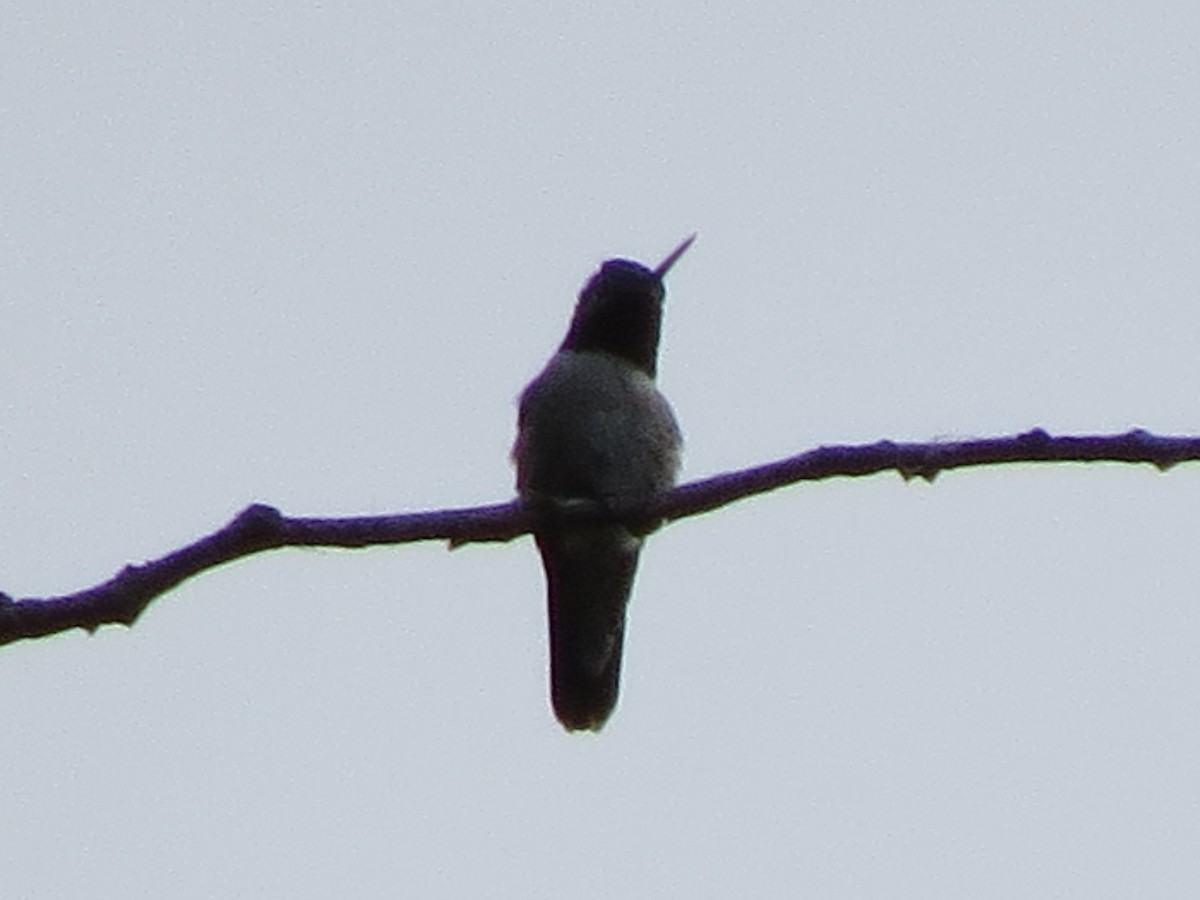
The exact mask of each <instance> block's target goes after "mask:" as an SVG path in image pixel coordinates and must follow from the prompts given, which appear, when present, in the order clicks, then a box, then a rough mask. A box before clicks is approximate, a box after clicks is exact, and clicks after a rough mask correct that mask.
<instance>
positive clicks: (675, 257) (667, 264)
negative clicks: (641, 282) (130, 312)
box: [654, 234, 696, 281]
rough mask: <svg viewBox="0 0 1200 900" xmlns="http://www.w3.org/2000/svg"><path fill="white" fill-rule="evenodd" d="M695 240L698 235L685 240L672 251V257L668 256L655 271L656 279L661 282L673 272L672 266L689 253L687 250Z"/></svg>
mask: <svg viewBox="0 0 1200 900" xmlns="http://www.w3.org/2000/svg"><path fill="white" fill-rule="evenodd" d="M695 239H696V235H694V234H693V235H692V236H691V237H689V238H688V239H687V240H685V241H684V242H683V243H682V244H680V245H679V246H678V247H676V248H675V249H674V250H672V251H671V253H670V255H669V256H667V258H666V259H664V260H663V261H662V262H660V263H659V264H658V268H657V269H655V270H654V275H655V277H656V278H658V279H659V280H660V281H661V280H662V279H663V278H665V277H666V276H667V273H668V272H669V271H671V266H673V265H675V263H677V262H679V257H681V256H683V254H684V253H686V252H687V248H688V247H690V246H692V241H694V240H695Z"/></svg>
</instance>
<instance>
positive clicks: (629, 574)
mask: <svg viewBox="0 0 1200 900" xmlns="http://www.w3.org/2000/svg"><path fill="white" fill-rule="evenodd" d="M695 239H696V236H695V235H692V236H691V237H689V238H688V239H687V240H685V241H684V242H683V243H681V244H680V245H679V246H678V247H676V248H675V249H674V250H672V251H671V253H670V254H669V255H668V256H667V258H666V259H664V260H663V261H662V262H661V263H659V264H658V266H657V267H656V268H654V269H648V268H646V267H645V266H643V265H641V264H640V263H637V262H633V261H632V260H628V259H610V260H608V261H607V262H605V263H604V264H603V265H601V267H600V269H599V271H597V272H596V274H595V275H593V276H592V277H591V279H589V281H588V282H587V284H586V285H584V287H583V290H582V291H581V292H580V294H579V300H578V302H577V303H576V305H575V312H574V314H573V316H572V318H571V324H570V327H569V328H568V329H567V336H566V337H565V338H564V339H563V342H562V344H561V345H560V346H559V348H558V351H557V352H556V353H555V354H554V356H553V357H551V359H550V362H549V363H547V365H546V367H545V369H543V370H542V372H541V374H539V375H538V376H537V377H536V378H535V379H534V380H533V381H532V382H530V383H529V385H528V386H527V387H526V388H525V390H524V391H523V392H522V394H521V399H520V411H519V414H518V417H517V440H516V444H515V445H514V447H513V460H514V461H515V462H516V466H517V493H518V495H519V496H520V498H521V501H522V502H523V503H525V504H527V505H528V506H529V507H530V508H532V509H534V510H535V511H536V513H537V515H538V519H539V521H538V524H537V525H536V526H535V528H534V540H535V541H536V543H537V547H538V551H539V552H540V553H541V557H542V568H543V569H544V570H545V573H546V606H547V612H548V618H549V626H550V698H551V703H552V704H553V706H554V714H555V715H556V716H557V717H558V720H559V722H561V723H562V725H563V727H564V728H566V729H567V730H568V731H579V730H590V731H599V730H600V729H601V728H602V727H603V726H604V723H605V721H607V719H608V717H609V716H610V715H611V714H612V711H613V708H614V707H615V706H616V703H617V691H618V685H619V681H620V675H621V650H622V647H623V644H624V638H625V610H626V607H627V605H628V603H629V595H630V592H631V590H632V588H633V578H634V573H635V571H636V570H637V563H638V555H639V554H640V552H641V549H642V543H643V541H644V539H645V533H646V531H648V530H653V528H654V527H655V526H654V525H651V526H649V527H648V528H645V529H638V528H633V527H630V526H628V525H624V524H619V523H582V524H580V523H575V524H568V523H565V522H562V521H561V517H559V519H560V521H556V520H555V515H554V511H555V509H562V508H567V507H569V506H570V505H571V503H572V501H575V502H576V503H578V502H579V501H586V502H590V503H593V504H600V505H601V506H602V507H604V508H605V509H608V510H610V511H614V512H615V511H619V510H625V509H636V508H637V507H638V506H640V505H643V504H645V503H646V502H647V501H649V500H650V498H652V497H653V496H654V495H655V494H657V493H658V492H660V491H664V490H668V489H669V488H671V487H673V486H674V484H675V479H676V476H677V475H678V472H679V462H680V454H681V450H682V446H683V439H682V436H681V435H680V431H679V425H678V424H677V423H676V421H675V414H674V413H673V412H672V411H671V407H670V404H668V403H667V400H666V398H665V397H664V396H663V395H662V394H661V393H659V391H658V388H657V387H656V386H655V375H656V373H657V368H658V342H659V334H660V331H661V329H662V310H663V299H664V297H665V293H666V292H665V289H664V287H663V278H664V277H665V276H666V274H667V272H668V271H670V269H671V267H672V266H673V265H675V263H676V262H677V261H678V260H679V258H680V257H681V256H682V255H683V254H684V252H685V251H686V250H687V249H688V247H690V246H691V245H692V241H694V240H695Z"/></svg>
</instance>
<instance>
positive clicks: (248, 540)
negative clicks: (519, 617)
mask: <svg viewBox="0 0 1200 900" xmlns="http://www.w3.org/2000/svg"><path fill="white" fill-rule="evenodd" d="M1196 460H1200V438H1195V437H1158V436H1155V435H1152V434H1150V433H1149V432H1146V431H1142V430H1141V429H1136V430H1134V431H1130V432H1127V433H1125V434H1120V435H1096V436H1086V437H1051V436H1050V435H1049V434H1048V433H1046V432H1045V431H1043V430H1041V429H1035V430H1033V431H1029V432H1026V433H1025V434H1021V435H1016V436H1013V437H1004V438H987V439H983V440H973V441H947V442H934V443H926V444H919V443H913V444H897V443H894V442H892V441H879V442H877V443H874V444H866V445H861V446H834V447H819V448H817V449H816V450H811V451H809V452H807V453H802V454H800V455H799V456H793V457H789V458H788V459H783V460H780V461H778V462H774V463H768V464H767V465H763V466H757V467H755V468H752V469H745V470H742V471H739V472H729V473H726V474H724V475H718V476H716V477H713V478H708V479H705V480H703V481H695V482H692V483H690V484H685V485H683V486H681V487H678V488H676V489H674V490H672V491H669V492H667V493H664V494H662V495H661V496H659V497H658V498H656V499H655V500H654V501H653V502H652V503H651V504H650V505H649V506H648V507H647V508H645V509H642V510H608V509H605V508H603V507H601V506H600V505H598V504H587V503H580V504H577V505H576V504H572V505H571V506H570V508H562V509H555V510H554V511H553V514H554V515H555V516H559V517H562V518H566V519H570V520H574V521H604V520H609V521H611V520H613V519H620V520H624V521H630V522H633V523H647V522H649V523H653V522H658V521H664V520H665V521H668V522H671V521H677V520H679V519H684V518H687V517H689V516H694V515H698V514H699V513H703V512H711V511H712V510H715V509H718V508H720V507H722V506H725V505H727V504H729V503H733V502H734V501H736V500H741V499H744V498H746V497H751V496H754V495H755V494H762V493H765V492H767V491H772V490H775V489H776V488H780V487H784V486H786V485H789V484H795V483H797V482H800V481H821V480H824V479H827V478H835V477H858V476H863V475H873V474H875V473H877V472H884V471H888V470H893V469H894V470H895V471H897V472H899V473H900V475H901V476H903V477H904V478H905V479H910V478H923V479H925V480H927V481H933V479H934V478H935V477H936V476H937V475H938V474H939V473H941V472H943V471H946V470H949V469H958V468H963V467H965V466H984V465H997V464H1001V463H1044V462H1120V463H1150V464H1151V465H1154V466H1156V467H1157V468H1158V469H1160V470H1161V471H1166V470H1167V469H1169V468H1171V467H1172V466H1174V465H1175V464H1177V463H1180V462H1190V461H1196ZM535 519H536V516H535V513H534V511H532V510H530V509H526V508H523V507H522V506H521V505H520V504H518V503H516V502H515V501H514V502H510V503H501V504H496V505H493V506H480V507H472V508H469V509H449V510H437V511H434V512H423V513H411V514H406V515H391V516H359V517H354V518H342V519H318V518H289V517H286V516H284V515H282V514H281V513H280V512H279V511H278V510H277V509H274V508H273V507H270V506H264V505H254V506H249V507H247V508H246V509H245V510H243V511H242V512H241V513H240V514H238V516H237V517H236V518H235V519H234V520H233V521H232V522H230V523H229V524H228V525H226V526H225V527H224V528H222V529H220V530H219V531H216V532H214V533H212V534H210V535H208V536H206V537H203V538H201V539H200V540H198V541H196V542H195V543H194V544H190V545H189V546H187V547H183V548H181V549H179V550H176V551H174V552H173V553H169V554H167V555H166V556H163V557H161V558H159V559H156V560H153V561H151V562H148V563H145V564H143V565H140V566H133V565H131V566H126V567H125V568H124V569H123V570H122V571H120V572H119V573H117V574H116V575H114V576H113V577H112V578H111V579H109V580H108V581H106V582H104V583H103V584H100V585H97V586H95V587H92V588H88V589H86V590H82V591H79V592H77V593H74V594H68V595H65V596H62V597H47V598H34V597H30V598H25V599H21V600H13V599H12V598H11V597H9V596H8V595H6V594H3V593H0V644H7V643H11V642H13V641H18V640H22V639H25V638H36V637H44V636H46V635H50V634H56V633H58V632H60V631H67V630H69V629H72V628H83V629H86V630H87V631H89V632H93V631H95V630H96V629H97V628H99V627H100V626H101V625H104V624H122V625H132V624H133V623H134V622H135V621H136V620H137V618H138V616H140V615H141V614H142V612H143V611H144V610H145V609H146V607H147V606H149V605H150V603H151V601H153V600H154V599H155V598H156V597H159V596H161V595H162V594H164V593H166V592H167V591H169V590H171V589H172V588H174V587H177V586H178V585H179V584H181V583H183V582H184V581H186V580H187V579H189V578H191V577H192V576H194V575H198V574H199V573H201V572H204V571H206V570H208V569H212V568H215V567H216V566H219V565H223V564H224V563H228V562H232V561H233V560H236V559H240V558H242V557H244V556H250V555H251V554H254V553H260V552H262V551H264V550H274V549H277V548H280V547H372V546H381V545H389V544H406V543H413V542H416V541H429V540H440V541H447V542H449V544H450V546H451V547H456V546H460V545H462V544H469V543H479V542H484V541H510V540H512V539H513V538H516V537H519V536H521V535H523V534H527V533H529V531H530V530H531V529H532V527H533V524H534V522H535Z"/></svg>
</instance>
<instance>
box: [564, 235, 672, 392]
mask: <svg viewBox="0 0 1200 900" xmlns="http://www.w3.org/2000/svg"><path fill="white" fill-rule="evenodd" d="M664 294H665V291H664V289H663V283H662V277H661V276H660V274H659V273H657V272H652V271H651V270H650V269H647V268H646V267H645V266H643V265H642V264H641V263H636V262H633V261H632V260H628V259H610V260H609V261H608V262H606V263H604V265H602V266H601V267H600V271H599V272H597V273H596V274H595V275H593V276H592V277H591V279H590V280H589V281H588V283H587V284H586V285H584V288H583V290H582V291H581V292H580V294H579V302H578V303H577V304H576V306H575V315H574V317H573V318H572V319H571V328H570V330H569V331H568V332H567V336H566V338H565V339H564V340H563V343H562V347H561V349H563V350H576V351H590V352H593V353H609V354H612V355H613V356H617V357H620V358H621V359H624V360H627V361H629V362H631V363H632V364H633V365H635V366H637V367H638V368H640V369H641V370H642V371H644V372H645V373H646V374H647V375H650V376H653V375H654V373H655V369H656V368H657V357H658V338H659V333H660V331H661V329H662V303H663V296H664Z"/></svg>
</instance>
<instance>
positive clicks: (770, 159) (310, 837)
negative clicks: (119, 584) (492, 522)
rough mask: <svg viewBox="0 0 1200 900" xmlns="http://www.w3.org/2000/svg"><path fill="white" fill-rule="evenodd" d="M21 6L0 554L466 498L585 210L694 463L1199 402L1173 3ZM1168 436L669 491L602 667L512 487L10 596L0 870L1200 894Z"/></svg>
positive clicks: (325, 889) (308, 893) (1194, 151)
mask: <svg viewBox="0 0 1200 900" xmlns="http://www.w3.org/2000/svg"><path fill="white" fill-rule="evenodd" d="M503 7H504V8H503V9H502V8H501V5H492V4H457V3H447V2H439V3H428V4H419V3H411V2H409V3H405V2H400V3H360V4H353V5H349V6H342V5H340V4H317V5H313V4H307V3H302V4H273V3H272V4H266V3H256V2H248V3H247V2H239V3H228V2H217V3H207V4H199V3H183V4H176V3H163V4H157V5H146V4H127V3H120V2H117V3H106V4H79V3H69V4H68V3H61V2H56V0H51V2H49V3H38V4H34V3H28V2H17V3H14V4H9V5H8V7H7V9H6V12H5V14H4V23H5V24H4V27H3V30H2V32H0V130H2V135H3V137H2V139H0V317H2V318H0V321H2V322H3V335H4V352H3V355H2V356H0V379H2V384H3V391H2V393H0V509H2V510H3V513H4V514H3V516H2V517H0V589H2V590H5V591H7V592H9V593H11V594H14V595H17V596H27V595H46V594H53V593H57V592H64V591H71V590H76V589H78V588H81V587H84V586H86V585H89V584H93V583H95V582H97V581H100V580H102V579H104V578H106V577H108V576H109V575H110V574H111V573H112V572H113V571H115V570H116V569H117V568H119V567H120V566H122V565H123V564H125V563H126V562H127V561H139V560H142V559H145V558H148V557H152V556H156V555H159V554H161V553H163V552H166V551H168V550H170V549H172V548H174V547H176V546H178V545H180V544H182V543H185V542H187V541H189V540H191V539H193V538H194V537H196V536H198V535H199V534H201V533H204V532H206V531H208V530H210V529H212V528H214V527H216V526H218V525H219V524H221V523H222V522H224V521H226V520H227V519H228V518H229V517H230V516H232V515H233V514H234V512H235V511H236V510H238V509H239V508H241V507H242V506H244V505H245V504H247V503H249V502H251V501H263V502H268V503H273V504H276V505H278V506H280V507H281V508H283V509H284V510H285V511H287V512H290V513H295V514H306V515H322V514H348V513H367V512H388V511H399V510H407V509H426V508H437V507H442V506H452V505H467V504H473V503H484V502H494V501H499V500H503V499H506V498H507V497H509V496H511V492H512V471H511V468H510V465H509V462H508V449H509V445H510V442H511V440H512V436H513V431H514V419H515V397H516V395H517V394H518V392H519V391H520V389H521V386H522V385H523V384H524V383H525V382H526V381H527V380H528V379H529V378H530V377H532V376H533V375H534V374H535V373H536V372H537V371H538V369H539V368H540V367H541V366H542V365H543V363H544V362H545V360H546V358H547V356H548V355H549V353H550V352H551V351H552V350H553V349H554V347H555V345H556V343H557V342H558V340H559V339H560V338H561V335H562V332H563V329H564V328H565V325H566V322H567V319H568V317H569V314H570V309H571V305H572V304H573V302H574V298H575V295H576V292H577V291H578V289H579V286H580V285H581V284H582V282H583V281H584V280H585V279H586V278H587V277H588V275H589V274H590V273H591V272H592V271H593V269H594V268H595V266H596V265H597V264H598V263H599V262H600V261H601V260H602V259H604V258H606V257H610V256H616V255H623V256H631V257H633V258H637V259H641V260H646V261H650V262H653V261H656V260H658V259H659V258H661V256H662V255H663V254H664V253H665V252H667V251H668V250H670V249H671V248H672V247H673V246H674V245H675V244H676V243H677V242H678V241H679V240H680V238H682V237H683V236H684V235H686V234H688V233H690V232H692V231H699V232H700V238H699V240H698V241H697V243H696V245H695V246H694V248H693V249H692V251H691V252H690V253H689V254H688V256H687V257H686V258H685V259H684V260H683V261H682V262H681V264H680V265H679V266H678V267H677V268H676V270H675V272H673V273H672V275H671V278H670V283H669V298H668V314H667V320H666V325H665V338H664V349H663V355H662V360H661V372H662V377H661V383H662V387H663V389H664V391H665V392H666V393H667V394H668V396H669V397H670V398H671V399H672V401H673V402H674V404H675V407H676V410H677V412H678V415H679V418H680V420H681V422H682V424H683V427H684V431H685V433H686V437H687V440H688V449H687V457H686V464H685V475H686V476H687V477H698V476H702V475H706V474H712V473H714V472H718V471H722V470H724V469H728V468H733V467H737V466H742V465H748V464H751V463H754V462H759V461H765V460H768V459H771V458H775V457H778V456H783V455H786V454H790V453H793V452H799V451H801V450H804V449H807V448H810V447H812V446H814V445H816V444H819V443H835V442H857V441H868V440H874V439H876V438H880V437H891V438H895V439H904V440H921V439H928V438H933V437H960V436H969V435H987V434H997V433H1008V432H1013V431H1016V430H1021V429H1026V428H1030V427H1033V426H1044V427H1046V428H1049V429H1051V430H1053V431H1059V432H1068V431H1075V432H1090V431H1113V430H1123V429H1125V428H1128V427H1130V426H1143V427H1146V428H1149V429H1152V430H1155V431H1159V432H1166V433H1195V432H1198V431H1200V400H1198V399H1197V396H1196V389H1195V386H1194V385H1195V381H1196V378H1195V372H1196V366H1197V360H1198V359H1200V352H1198V351H1200V347H1198V343H1200V327H1198V321H1197V318H1198V317H1197V310H1196V301H1197V285H1198V284H1200V271H1198V269H1200V262H1198V256H1197V252H1196V247H1197V239H1198V237H1200V227H1198V221H1197V220H1198V216H1200V213H1198V212H1197V211H1198V210H1200V166H1198V164H1197V160H1200V116H1198V115H1197V109H1200V105H1198V97H1197V92H1198V90H1200V88H1198V85H1200V72H1198V68H1200V47H1198V38H1200V12H1197V11H1196V7H1195V5H1194V4H1190V3H1154V2H1150V3H1141V4H1118V3H1108V2H1091V3H1084V2H1061V3H1060V2H1044V0H1040V2H1024V0H1017V2H1008V3H971V4H968V3H949V2H942V3H937V2H934V3H910V4H895V3H883V2H876V0H865V2H861V3H843V2H817V3H807V4H792V3H751V4H734V3H723V4H698V3H680V2H674V3H670V2H668V3H661V4H656V5H654V6H649V5H647V6H644V7H643V6H639V5H637V4H629V3H619V2H618V3H606V4H599V3H596V4H578V3H573V4H567V3H563V4H546V3H522V2H517V3H510V4H504V5H503ZM1198 497H1200V470H1198V469H1196V468H1190V469H1188V468H1183V469H1178V470H1176V471H1173V472H1171V473H1169V474H1167V475H1162V474H1159V473H1157V472H1155V471H1153V470H1151V469H1149V468H1141V469H1133V468H1130V467H1119V466H1093V467H1075V468H1068V467H1060V468H1034V467H1009V468H1002V469H995V470H990V471H983V470H980V471H973V472H961V473H956V474H952V475H949V476H946V477H943V478H942V479H940V480H939V481H938V482H937V483H936V484H934V485H932V486H930V485H927V484H924V483H913V484H904V483H903V482H901V480H900V479H899V478H896V477H894V476H886V477H877V478H873V479H868V480H862V481H837V482H829V483H824V484H818V485H808V486H804V487H799V488H793V489H791V490H788V491H784V492H780V493H778V494H776V495H773V496H770V497H766V498H762V499H758V500H754V501H751V502H747V503H744V504H742V505H740V506H737V507H734V508H732V509H728V510H725V511H722V512H720V513H719V514H716V515H712V516H709V517H706V518H703V519H693V520H690V521H687V522H685V523H682V524H679V525H677V526H675V527H672V528H669V529H667V530H665V531H664V532H662V533H660V534H658V535H656V536H655V537H654V538H653V539H652V541H651V542H650V545H649V546H648V549H647V552H646V553H645V554H644V556H643V562H642V570H641V574H640V578H639V582H638V585H637V588H636V591H635V596H634V601H633V607H632V613H631V621H630V633H629V640H628V644H627V659H626V665H625V677H624V682H623V692H622V702H621V705H620V707H619V708H618V710H617V713H616V715H615V716H614V718H613V719H612V720H611V722H610V723H609V726H608V728H607V729H606V730H605V731H604V732H603V733H601V734H600V735H599V736H590V735H584V736H579V735H575V736H570V735H566V734H564V733H563V732H562V731H561V730H560V729H559V727H558V726H557V724H556V723H555V722H554V720H553V718H552V716H551V714H550V712H549V707H548V702H547V697H546V693H547V691H546V677H545V668H546V648H545V623H544V612H543V606H542V604H543V586H542V581H541V570H540V567H539V565H538V563H537V560H536V554H535V552H534V550H533V547H532V544H531V543H530V542H529V541H528V540H524V541H521V542H516V543H513V544H511V545H505V546H488V547H471V548H465V549H462V550H459V551H457V552H455V553H453V554H451V553H447V552H446V550H445V548H444V547H442V546H433V545H429V546H412V547H405V548H398V549H390V550H372V551H365V552H336V551H319V550H314V551H303V552H301V551H290V552H280V553H276V554H274V555H271V556H266V557H260V558H256V559H251V560H248V561H245V562H242V563H240V564H238V565H235V566H231V567H228V568H226V569H223V570H221V571H218V572H214V573H210V574H208V575H206V576H204V577H202V578H200V579H198V580H196V581H195V582H193V583H191V584H188V585H187V586H185V587H184V588H183V589H181V590H178V591H176V592H175V593H174V594H172V595H170V596H169V597H167V598H165V599H164V600H162V601H161V602H159V603H158V604H157V605H155V606H154V607H152V608H151V610H150V611H149V613H148V614H147V615H146V616H145V617H144V619H143V620H142V621H141V622H140V623H139V624H138V626H137V627H136V628H135V629H134V630H132V631H126V630H122V629H118V628H106V629H104V630H103V631H101V632H100V633H98V634H97V635H95V636H93V637H88V636H86V635H83V634H82V633H72V634H69V635H64V636H60V637H57V638H54V639H51V640H43V641H37V642H30V643H24V644H20V645H15V646H10V647H7V648H2V649H0V684H3V690H2V691H0V721H3V723H4V725H3V728H0V759H3V770H4V776H3V778H2V779H0V790H2V791H3V798H2V802H0V870H2V871H3V872H4V883H5V888H4V890H5V896H6V897H13V898H17V897H21V898H23V897H35V896H36V897H56V898H57V897H66V898H70V897H81V898H82V897H87V898H94V897H116V896H120V897H156V898H157V897H167V896H170V897H182V898H193V897H194V898H209V897H356V898H357V897H394V896H414V897H424V896H476V897H521V898H540V897H560V898H561V897H563V896H570V897H573V898H583V900H587V898H606V897H615V896H625V897H652V896H688V897H728V896H731V895H732V894H734V893H735V892H737V893H738V894H739V895H742V894H745V895H748V896H784V895H786V896H799V897H822V898H843V897H844V898H862V897H904V898H908V897H913V898H929V897H953V898H962V897H972V898H974V897H984V898H992V897H995V898H1011V897H1061V896H1086V897H1089V898H1097V897H1130V896H1143V897H1182V896H1196V895H1197V894H1198V893H1200V855H1198V854H1197V853H1196V848H1197V846H1200V766H1198V762H1197V761H1198V760H1200V701H1198V700H1197V696H1198V687H1200V654H1198V652H1197V644H1198V638H1200V620H1198V613H1197V597H1196V590H1197V584H1198V583H1200V554H1198V553H1197V551H1196V542H1195V535H1196V531H1197V525H1196V516H1195V510H1196V507H1197V498H1198Z"/></svg>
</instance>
